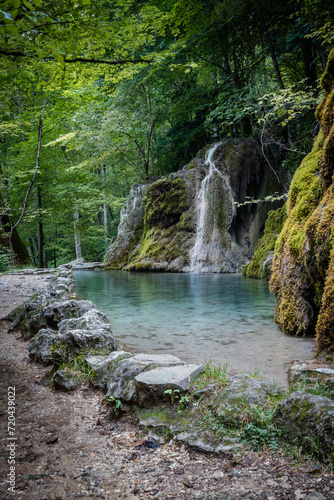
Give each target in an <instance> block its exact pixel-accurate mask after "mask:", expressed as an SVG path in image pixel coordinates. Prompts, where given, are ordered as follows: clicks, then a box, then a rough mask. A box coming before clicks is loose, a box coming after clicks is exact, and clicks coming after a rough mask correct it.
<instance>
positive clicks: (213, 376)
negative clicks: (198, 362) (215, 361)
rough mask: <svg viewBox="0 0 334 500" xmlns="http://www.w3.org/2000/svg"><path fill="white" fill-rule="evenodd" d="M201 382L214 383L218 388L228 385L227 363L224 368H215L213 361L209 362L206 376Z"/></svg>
mask: <svg viewBox="0 0 334 500" xmlns="http://www.w3.org/2000/svg"><path fill="white" fill-rule="evenodd" d="M201 381H202V384H203V383H209V382H210V381H213V382H214V383H215V384H216V385H217V386H218V387H223V386H224V385H227V383H228V376H227V363H225V364H224V366H214V365H212V362H211V360H209V361H208V362H207V363H206V365H205V367H204V374H203V376H201Z"/></svg>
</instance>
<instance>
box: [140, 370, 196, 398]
mask: <svg viewBox="0 0 334 500" xmlns="http://www.w3.org/2000/svg"><path fill="white" fill-rule="evenodd" d="M203 370H204V368H203V366H202V365H186V364H184V365H180V366H166V367H159V368H154V369H153V370H148V371H146V372H142V373H140V374H139V375H137V376H136V377H135V382H136V387H137V392H138V393H139V400H140V401H143V400H144V399H146V398H147V397H150V396H155V397H157V396H161V395H163V393H164V391H165V390H167V389H173V390H178V391H180V392H185V391H188V390H189V387H190V382H191V381H192V380H194V378H195V377H196V375H198V374H199V373H201V372H203Z"/></svg>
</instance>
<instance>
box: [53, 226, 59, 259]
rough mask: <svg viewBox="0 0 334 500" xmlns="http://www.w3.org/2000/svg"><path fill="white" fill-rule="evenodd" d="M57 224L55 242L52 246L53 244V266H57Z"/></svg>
mask: <svg viewBox="0 0 334 500" xmlns="http://www.w3.org/2000/svg"><path fill="white" fill-rule="evenodd" d="M57 236H58V234H57V226H56V227H55V243H54V246H53V266H54V267H57V250H56V248H57Z"/></svg>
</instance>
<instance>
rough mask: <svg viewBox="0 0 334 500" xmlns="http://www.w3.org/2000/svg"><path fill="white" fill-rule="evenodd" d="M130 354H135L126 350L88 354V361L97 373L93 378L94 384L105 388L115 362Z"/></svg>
mask: <svg viewBox="0 0 334 500" xmlns="http://www.w3.org/2000/svg"><path fill="white" fill-rule="evenodd" d="M130 356H133V355H132V354H130V353H129V352H126V351H114V352H111V353H110V354H109V355H108V356H94V355H92V356H87V358H86V363H87V364H88V366H89V367H90V368H92V370H94V374H95V375H94V377H93V379H92V383H93V385H94V386H95V387H100V388H101V389H105V387H106V385H107V379H108V374H109V371H110V370H111V369H112V367H113V366H115V363H116V362H117V361H120V360H121V359H124V358H129V357H130Z"/></svg>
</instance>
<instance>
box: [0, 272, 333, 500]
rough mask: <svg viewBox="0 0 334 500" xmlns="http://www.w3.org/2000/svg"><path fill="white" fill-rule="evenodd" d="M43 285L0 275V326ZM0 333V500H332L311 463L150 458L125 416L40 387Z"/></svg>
mask: <svg viewBox="0 0 334 500" xmlns="http://www.w3.org/2000/svg"><path fill="white" fill-rule="evenodd" d="M47 284H48V276H47V275H41V276H8V275H6V276H4V275H0V298H1V300H0V304H1V305H0V317H1V316H4V315H5V314H7V313H8V312H9V310H11V309H12V308H13V306H14V307H16V306H17V305H19V303H22V302H23V301H24V300H25V299H26V298H27V295H29V293H30V294H32V293H35V291H37V290H38V289H39V288H41V287H42V288H44V287H45V286H47ZM33 288H35V290H33ZM28 291H29V292H28ZM8 326H9V323H7V322H5V321H2V322H0V336H1V338H0V341H1V350H0V374H1V389H0V401H1V409H2V410H1V413H0V417H1V418H0V426H1V427H0V437H1V442H2V453H1V460H0V498H1V499H4V500H6V499H12V498H15V499H29V500H30V499H31V500H32V499H40V500H42V499H44V500H56V499H58V500H67V499H86V500H88V499H90V500H93V499H118V498H127V499H151V498H157V499H161V500H162V499H173V498H177V499H192V498H199V499H203V500H204V499H205V500H206V499H222V500H223V499H224V500H228V499H230V500H239V499H248V500H252V499H254V500H255V499H260V498H261V499H268V500H270V499H271V500H275V499H280V498H284V499H296V500H302V499H305V500H321V499H332V500H334V478H333V476H331V475H330V473H329V471H328V470H326V469H321V468H319V467H318V466H315V465H314V464H312V463H304V464H299V466H297V467H294V466H293V464H292V462H291V461H290V460H289V458H288V457H284V456H282V455H280V454H278V453H276V454H275V455H273V454H272V452H270V451H267V452H258V453H256V452H252V451H249V450H246V451H245V452H244V453H243V454H242V455H241V454H235V455H233V456H232V455H231V456H228V457H224V458H218V457H214V456H212V455H205V454H202V453H198V452H195V451H193V450H191V449H185V448H184V447H180V446H179V445H176V444H174V443H173V442H169V443H165V444H161V446H159V447H157V448H154V449H151V448H150V447H148V445H149V442H148V441H147V436H145V435H142V434H141V433H140V431H139V429H138V427H137V426H136V425H135V423H133V422H132V420H131V417H130V416H125V417H123V418H122V420H120V421H114V420H112V419H111V418H110V414H109V410H108V409H107V408H106V407H105V406H104V405H103V402H102V396H101V394H100V393H98V392H93V391H92V390H90V389H87V388H85V387H81V388H80V389H79V390H77V391H76V392H74V393H60V392H54V391H52V390H51V389H50V388H49V387H45V386H43V385H42V384H41V383H40V379H41V377H42V376H43V374H44V373H45V371H46V369H45V368H42V367H40V366H38V365H35V364H32V363H30V362H29V358H28V354H27V343H26V342H24V341H22V340H21V338H20V335H19V332H13V333H11V334H8V333H7V328H8ZM13 386H14V387H15V404H16V405H15V424H16V425H15V431H14V436H12V437H10V436H9V434H8V428H7V422H8V416H9V414H8V413H7V399H8V387H13ZM11 429H13V427H11ZM15 437H16V438H17V440H16V441H15V440H14V438H15ZM8 438H9V439H8ZM11 442H14V443H16V445H17V446H16V448H15V459H16V464H15V465H14V466H13V465H12V467H15V493H12V492H11V491H8V488H9V487H10V484H9V483H8V481H7V477H8V476H7V474H9V472H10V464H9V463H8V459H10V453H11V451H10V448H7V445H8V443H11Z"/></svg>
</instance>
